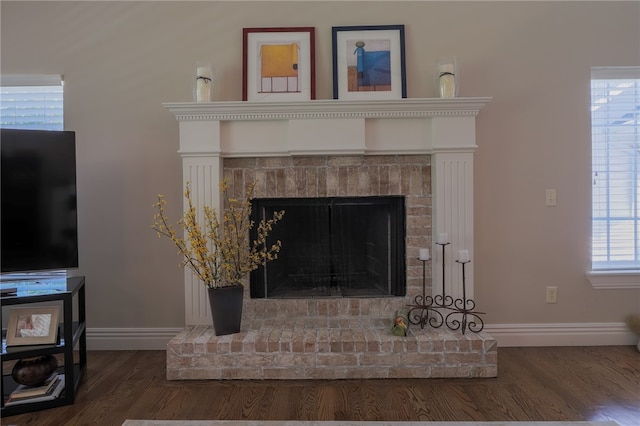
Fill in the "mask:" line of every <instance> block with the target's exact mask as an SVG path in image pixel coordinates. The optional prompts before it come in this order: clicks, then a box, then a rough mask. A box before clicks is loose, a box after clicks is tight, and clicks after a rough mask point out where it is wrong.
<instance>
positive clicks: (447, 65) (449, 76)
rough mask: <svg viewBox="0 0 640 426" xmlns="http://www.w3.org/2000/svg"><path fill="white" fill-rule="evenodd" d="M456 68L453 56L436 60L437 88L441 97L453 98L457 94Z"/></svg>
mask: <svg viewBox="0 0 640 426" xmlns="http://www.w3.org/2000/svg"><path fill="white" fill-rule="evenodd" d="M457 68H458V67H457V64H456V57H455V56H450V57H447V58H441V59H440V60H439V61H438V90H439V94H440V97H441V98H455V97H456V96H457V95H458V70H457Z"/></svg>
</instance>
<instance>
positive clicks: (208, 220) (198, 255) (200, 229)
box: [152, 180, 284, 336]
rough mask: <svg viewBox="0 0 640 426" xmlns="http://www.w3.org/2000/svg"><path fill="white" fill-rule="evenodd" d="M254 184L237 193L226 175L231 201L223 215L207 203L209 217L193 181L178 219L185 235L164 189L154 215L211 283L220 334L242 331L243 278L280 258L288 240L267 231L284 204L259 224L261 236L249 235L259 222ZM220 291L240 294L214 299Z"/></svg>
mask: <svg viewBox="0 0 640 426" xmlns="http://www.w3.org/2000/svg"><path fill="white" fill-rule="evenodd" d="M254 188H255V183H253V184H251V185H249V186H248V187H247V190H246V196H245V198H244V199H238V198H233V197H230V196H229V193H228V190H227V189H228V184H227V181H226V180H222V181H221V182H220V192H221V193H222V195H223V199H224V205H225V206H226V207H225V210H224V212H223V213H222V217H219V216H218V212H217V211H216V210H215V209H214V208H212V207H210V206H204V207H203V209H202V214H203V217H202V218H199V217H198V215H197V213H196V208H195V207H194V206H193V202H192V200H191V190H190V187H189V183H188V182H187V185H186V189H185V192H184V197H185V199H186V209H185V212H184V214H183V216H182V218H181V219H180V220H179V221H178V224H179V225H180V226H181V227H182V230H183V231H184V235H185V236H184V238H181V237H178V234H177V233H176V231H175V229H174V227H173V225H171V224H170V223H169V219H168V218H167V216H166V213H165V210H164V207H165V205H166V203H167V202H166V200H165V198H164V196H162V195H158V202H157V203H156V204H155V207H156V208H157V209H158V213H156V214H155V216H154V219H155V222H154V224H153V226H152V229H154V230H155V231H156V232H157V233H158V236H164V237H167V238H169V239H170V240H171V241H173V243H174V244H175V245H176V247H178V250H179V252H180V254H182V255H183V256H184V260H183V262H182V265H181V266H183V267H187V268H189V269H190V270H191V271H192V272H193V273H194V274H195V275H196V276H197V277H198V278H199V279H200V280H201V281H202V282H203V283H204V285H206V286H207V289H208V291H209V301H210V302H211V313H212V317H213V326H214V329H215V331H216V335H218V336H220V335H223V334H232V333H237V332H238V331H240V321H241V318H242V299H243V293H244V287H243V285H242V281H243V280H244V278H245V277H246V276H247V274H249V272H251V271H253V270H255V269H257V268H258V267H259V266H260V265H264V264H266V263H267V262H268V261H270V260H274V259H276V258H277V257H278V253H279V252H280V247H281V246H282V243H281V242H280V241H276V242H275V243H274V244H271V246H268V245H267V236H268V235H269V233H270V232H271V230H272V229H273V226H274V225H275V224H276V223H277V222H278V221H280V220H281V219H282V218H283V217H284V210H281V211H279V212H276V213H274V215H273V217H272V218H271V219H269V220H264V219H263V220H261V221H260V222H259V223H258V225H257V226H258V227H257V238H256V239H255V240H253V241H249V239H248V237H249V231H250V230H251V229H253V226H254V223H253V221H252V220H251V200H252V198H253V192H254ZM202 223H203V224H204V225H202ZM225 287H230V288H235V290H233V289H225ZM223 289H224V290H223ZM219 296H220V297H225V298H226V297H235V299H234V300H235V301H234V302H231V301H229V299H225V300H226V301H224V302H221V303H220V304H219V303H218V302H217V301H214V299H217V298H218V297H219ZM220 321H222V322H224V325H222V324H221V323H220ZM229 323H232V324H231V325H229Z"/></svg>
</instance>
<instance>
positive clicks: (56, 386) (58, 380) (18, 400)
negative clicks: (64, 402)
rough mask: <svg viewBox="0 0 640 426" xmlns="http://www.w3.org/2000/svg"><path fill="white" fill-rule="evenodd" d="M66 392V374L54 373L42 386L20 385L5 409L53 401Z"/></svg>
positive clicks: (10, 397) (11, 395)
mask: <svg viewBox="0 0 640 426" xmlns="http://www.w3.org/2000/svg"><path fill="white" fill-rule="evenodd" d="M63 390H64V374H58V373H53V374H52V375H51V376H50V377H49V378H48V379H47V380H46V381H45V382H44V384H43V385H41V386H25V385H19V386H18V387H17V388H16V390H14V391H13V392H11V394H10V395H9V399H7V401H6V402H5V403H4V406H5V407H9V406H11V405H18V404H30V403H32V402H42V401H52V400H54V399H56V398H58V397H59V396H60V394H61V393H62V391H63Z"/></svg>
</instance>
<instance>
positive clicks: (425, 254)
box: [420, 248, 429, 260]
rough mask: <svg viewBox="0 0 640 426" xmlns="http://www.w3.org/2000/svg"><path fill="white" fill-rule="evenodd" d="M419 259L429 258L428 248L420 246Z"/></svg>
mask: <svg viewBox="0 0 640 426" xmlns="http://www.w3.org/2000/svg"><path fill="white" fill-rule="evenodd" d="M420 260H429V249H428V248H421V249H420Z"/></svg>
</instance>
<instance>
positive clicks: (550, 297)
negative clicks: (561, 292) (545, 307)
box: [547, 286, 558, 303]
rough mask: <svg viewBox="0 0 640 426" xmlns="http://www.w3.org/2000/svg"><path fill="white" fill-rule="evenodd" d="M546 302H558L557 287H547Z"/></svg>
mask: <svg viewBox="0 0 640 426" xmlns="http://www.w3.org/2000/svg"><path fill="white" fill-rule="evenodd" d="M547 303H558V287H556V286H549V287H547Z"/></svg>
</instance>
